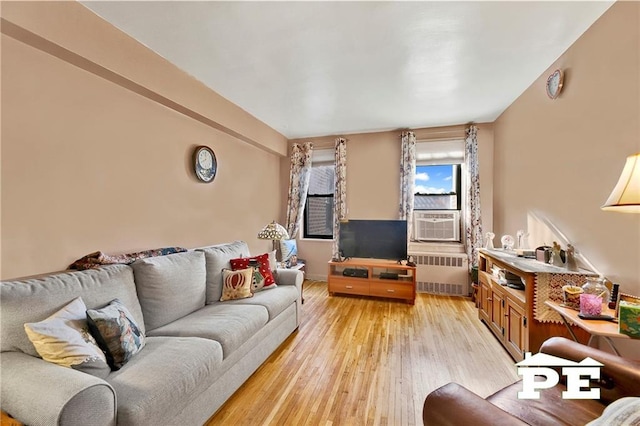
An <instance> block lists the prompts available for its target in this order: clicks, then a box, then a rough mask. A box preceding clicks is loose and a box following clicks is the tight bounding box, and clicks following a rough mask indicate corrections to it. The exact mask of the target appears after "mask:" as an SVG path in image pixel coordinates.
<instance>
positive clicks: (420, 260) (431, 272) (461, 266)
mask: <svg viewBox="0 0 640 426" xmlns="http://www.w3.org/2000/svg"><path fill="white" fill-rule="evenodd" d="M409 255H410V256H413V258H414V261H415V263H416V285H417V291H418V293H432V294H448V295H454V296H468V295H469V294H470V292H469V269H468V260H467V255H466V253H409Z"/></svg>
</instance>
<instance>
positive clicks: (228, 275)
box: [220, 268, 253, 302]
mask: <svg viewBox="0 0 640 426" xmlns="http://www.w3.org/2000/svg"><path fill="white" fill-rule="evenodd" d="M252 278H253V268H246V269H239V270H237V271H230V270H228V269H223V270H222V297H221V298H220V301H221V302H224V301H225V300H235V299H246V298H247V297H252V296H253V293H251V282H252V280H253V279H252Z"/></svg>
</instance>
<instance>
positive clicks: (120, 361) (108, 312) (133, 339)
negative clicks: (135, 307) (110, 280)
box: [86, 299, 144, 371]
mask: <svg viewBox="0 0 640 426" xmlns="http://www.w3.org/2000/svg"><path fill="white" fill-rule="evenodd" d="M86 315H87V322H88V323H89V329H90V330H91V333H92V334H93V335H94V337H95V338H96V341H97V342H98V345H100V347H101V348H102V350H103V351H104V353H105V355H106V357H107V363H108V364H109V367H111V369H112V370H114V371H115V370H119V369H120V368H121V367H122V366H123V365H125V364H126V363H127V361H129V360H130V359H131V357H133V356H134V355H135V354H137V353H138V352H140V349H142V348H143V347H144V334H143V333H142V332H141V331H140V327H138V325H137V324H136V323H135V321H134V320H133V316H132V315H131V313H130V312H129V310H128V309H127V308H126V307H125V306H124V305H123V304H122V302H120V300H118V299H114V300H112V301H111V302H110V303H109V304H108V305H107V306H105V307H103V308H100V309H88V310H87V314H86Z"/></svg>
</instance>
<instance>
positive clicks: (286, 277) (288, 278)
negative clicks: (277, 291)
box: [276, 269, 304, 291]
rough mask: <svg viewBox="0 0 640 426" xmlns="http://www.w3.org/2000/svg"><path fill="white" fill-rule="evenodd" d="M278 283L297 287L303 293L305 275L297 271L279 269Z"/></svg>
mask: <svg viewBox="0 0 640 426" xmlns="http://www.w3.org/2000/svg"><path fill="white" fill-rule="evenodd" d="M276 281H277V283H278V285H295V286H296V287H298V289H299V290H300V291H302V282H303V281H304V273H303V272H302V271H298V270H297V269H278V272H277V278H276Z"/></svg>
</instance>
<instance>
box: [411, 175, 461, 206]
mask: <svg viewBox="0 0 640 426" xmlns="http://www.w3.org/2000/svg"><path fill="white" fill-rule="evenodd" d="M461 194H462V192H461V188H460V164H433V165H416V187H415V195H414V202H413V208H414V210H460V208H461V201H462V200H461V199H462V197H461Z"/></svg>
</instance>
